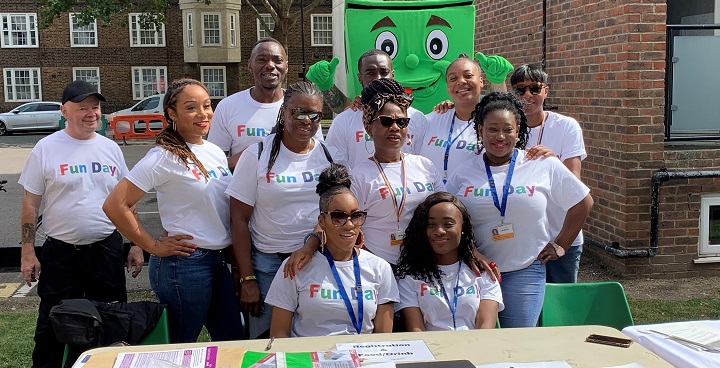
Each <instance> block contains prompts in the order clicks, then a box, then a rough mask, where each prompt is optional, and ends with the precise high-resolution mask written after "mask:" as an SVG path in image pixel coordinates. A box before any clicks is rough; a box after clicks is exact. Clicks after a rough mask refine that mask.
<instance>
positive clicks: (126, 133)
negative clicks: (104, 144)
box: [110, 114, 167, 140]
mask: <svg viewBox="0 0 720 368" xmlns="http://www.w3.org/2000/svg"><path fill="white" fill-rule="evenodd" d="M166 126H167V121H165V116H163V115H162V114H127V115H115V116H113V118H112V120H110V129H112V130H113V138H115V139H123V140H125V139H152V138H155V136H157V135H158V134H160V132H161V131H162V130H163V129H165V127H166Z"/></svg>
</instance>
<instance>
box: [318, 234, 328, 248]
mask: <svg viewBox="0 0 720 368" xmlns="http://www.w3.org/2000/svg"><path fill="white" fill-rule="evenodd" d="M325 244H327V235H325V230H320V246H321V247H323V248H325Z"/></svg>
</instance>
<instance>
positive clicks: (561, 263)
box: [545, 244, 583, 284]
mask: <svg viewBox="0 0 720 368" xmlns="http://www.w3.org/2000/svg"><path fill="white" fill-rule="evenodd" d="M582 249H583V246H582V244H580V245H578V246H577V247H570V249H568V250H567V251H566V252H565V255H564V256H562V257H560V258H558V259H556V260H554V261H550V262H548V263H546V264H545V268H546V269H547V278H546V279H545V281H547V282H548V283H553V284H572V283H576V282H577V275H578V269H580V254H581V253H582Z"/></svg>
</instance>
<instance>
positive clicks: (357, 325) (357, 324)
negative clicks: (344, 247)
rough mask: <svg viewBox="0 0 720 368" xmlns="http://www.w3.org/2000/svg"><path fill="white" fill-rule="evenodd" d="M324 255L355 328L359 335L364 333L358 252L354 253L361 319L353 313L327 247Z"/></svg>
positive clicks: (354, 268) (356, 288)
mask: <svg viewBox="0 0 720 368" xmlns="http://www.w3.org/2000/svg"><path fill="white" fill-rule="evenodd" d="M323 254H324V255H325V258H327V261H328V263H329V264H330V270H332V273H333V276H335V282H337V286H338V291H340V296H342V298H343V301H344V302H345V308H346V309H347V311H348V314H349V315H350V320H351V321H352V324H353V326H355V331H357V333H358V335H359V334H360V331H362V323H363V300H362V284H361V283H360V262H358V255H357V252H355V251H353V270H354V271H355V293H357V301H358V317H359V318H355V312H353V307H352V303H350V298H348V294H347V291H345V287H344V286H343V283H342V280H340V275H339V274H338V271H337V267H335V261H334V260H333V258H332V255H331V254H330V251H329V250H328V247H327V246H325V249H323Z"/></svg>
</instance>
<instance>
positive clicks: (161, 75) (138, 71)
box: [132, 66, 167, 100]
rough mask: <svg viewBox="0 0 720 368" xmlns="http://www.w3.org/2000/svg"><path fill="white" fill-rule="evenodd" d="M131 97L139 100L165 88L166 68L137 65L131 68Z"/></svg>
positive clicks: (163, 91)
mask: <svg viewBox="0 0 720 368" xmlns="http://www.w3.org/2000/svg"><path fill="white" fill-rule="evenodd" d="M132 75H133V99H134V100H141V99H143V98H145V97H148V96H152V95H154V94H158V93H165V90H166V89H167V81H166V76H167V68H166V67H164V66H138V67H133V68H132Z"/></svg>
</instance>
